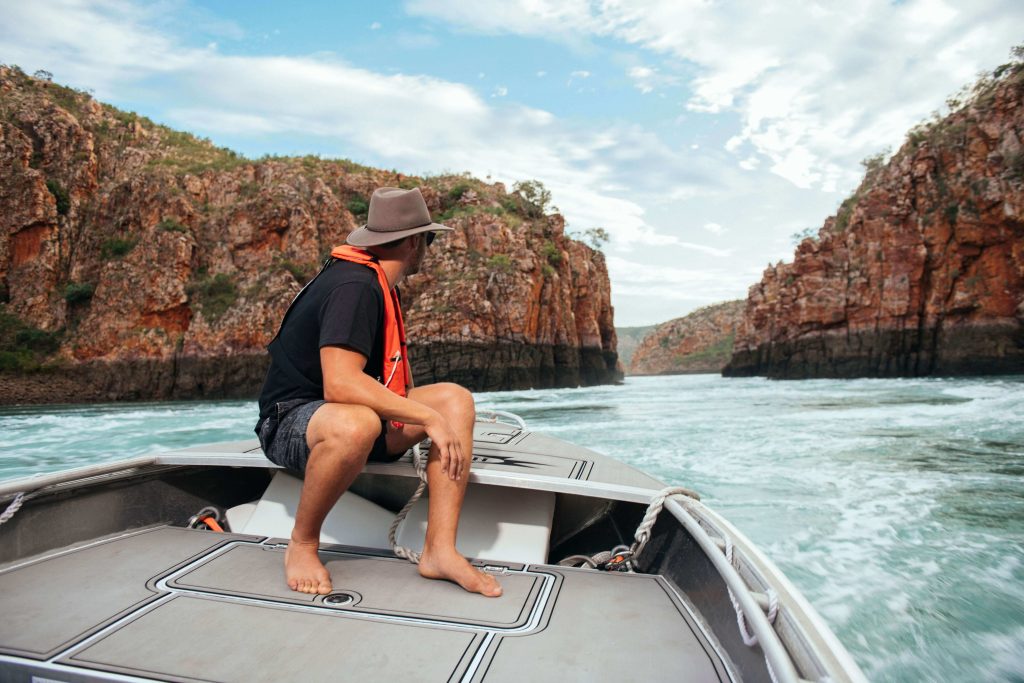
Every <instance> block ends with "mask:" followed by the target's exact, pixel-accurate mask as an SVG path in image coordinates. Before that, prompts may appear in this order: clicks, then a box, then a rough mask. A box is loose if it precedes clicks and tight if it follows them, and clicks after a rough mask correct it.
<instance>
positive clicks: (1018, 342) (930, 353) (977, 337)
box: [725, 64, 1024, 378]
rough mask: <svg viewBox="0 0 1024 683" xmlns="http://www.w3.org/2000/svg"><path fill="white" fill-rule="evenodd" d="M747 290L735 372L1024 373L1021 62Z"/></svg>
mask: <svg viewBox="0 0 1024 683" xmlns="http://www.w3.org/2000/svg"><path fill="white" fill-rule="evenodd" d="M866 166H867V168H868V172H867V174H866V176H865V178H864V181H863V183H862V184H861V186H860V188H859V189H858V190H857V192H856V193H855V194H854V195H853V196H852V197H850V198H849V199H847V200H846V201H845V202H844V203H843V205H842V206H841V207H840V210H839V212H838V213H837V215H836V216H833V217H831V218H829V219H827V220H826V221H825V224H824V226H823V227H822V228H821V230H820V231H819V233H818V236H817V237H816V238H809V239H805V240H803V241H802V242H801V243H800V245H799V247H798V248H797V251H796V255H795V257H794V259H793V262H792V263H789V264H784V263H779V264H778V265H775V266H771V267H769V268H768V269H767V270H766V271H765V273H764V277H763V279H762V280H761V282H760V283H758V284H756V285H754V286H753V287H751V288H750V293H749V298H748V299H747V304H746V310H745V314H744V318H743V323H742V325H741V326H740V330H739V332H738V334H737V338H736V342H735V349H734V354H733V357H732V359H731V361H730V363H729V365H728V366H727V367H726V369H725V374H726V375H732V376H743V375H766V376H769V377H779V378H801V377H864V376H867V377H891V376H920V375H965V374H994V373H1020V372H1024V69H1022V68H1021V65H1020V64H1012V65H1006V66H1005V67H1001V69H1000V70H999V71H998V72H997V74H995V75H994V76H993V77H992V78H990V79H987V80H985V81H982V82H981V83H980V84H979V85H978V86H976V88H975V97H974V98H973V99H972V100H971V101H970V102H969V103H968V104H966V105H964V106H962V107H961V108H960V109H959V110H957V111H955V112H954V113H952V114H950V115H949V116H947V117H946V118H944V119H941V120H937V121H934V122H932V123H930V124H927V125H922V126H919V127H918V128H916V129H914V130H913V131H911V133H910V134H909V136H908V140H907V142H906V144H904V146H903V147H902V148H901V149H900V150H899V152H897V153H896V154H895V155H894V156H893V157H892V159H891V160H890V161H889V162H888V163H887V164H884V165H883V164H882V163H881V161H880V160H877V161H875V162H873V163H868V164H866Z"/></svg>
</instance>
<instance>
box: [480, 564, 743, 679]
mask: <svg viewBox="0 0 1024 683" xmlns="http://www.w3.org/2000/svg"><path fill="white" fill-rule="evenodd" d="M546 569H548V568H546ZM551 571H552V572H553V573H558V574H560V575H561V576H562V582H561V585H560V587H559V590H558V592H557V594H556V595H555V596H554V597H553V598H552V600H551V601H550V602H549V604H548V606H547V609H548V610H550V612H549V613H547V614H546V615H545V620H546V622H547V623H546V624H545V625H544V627H543V628H541V629H539V630H538V631H536V632H531V633H529V634H523V635H520V634H515V635H511V634H504V635H501V636H500V637H498V638H495V639H494V641H492V643H491V646H490V647H489V648H488V651H487V653H486V654H485V655H484V657H483V663H482V664H481V666H480V667H479V668H478V669H477V671H476V674H475V676H474V678H473V680H474V681H491V682H493V681H534V680H545V679H547V678H549V677H550V675H551V672H554V671H561V672H572V673H571V677H572V678H573V679H574V680H607V681H681V680H685V681H694V682H698V681H699V682H702V683H703V682H705V681H707V682H711V681H714V682H716V683H717V682H719V681H729V680H731V678H730V676H729V673H728V670H727V668H726V666H725V664H724V663H723V662H722V659H721V656H720V655H719V654H718V653H717V652H716V650H715V649H714V648H713V647H712V645H711V643H710V642H709V641H708V639H707V636H706V635H705V634H704V632H703V629H702V628H701V626H700V625H699V624H698V623H696V622H695V621H694V619H693V618H692V616H691V615H690V614H689V613H688V610H687V609H686V607H685V606H683V605H682V604H681V603H680V601H679V600H678V597H677V596H675V595H674V594H673V592H672V591H671V589H669V588H668V587H667V586H666V585H665V583H664V579H662V578H661V577H658V576H650V575H640V574H614V573H606V572H595V571H590V570H571V569H563V568H559V569H557V570H555V569H553V568H551Z"/></svg>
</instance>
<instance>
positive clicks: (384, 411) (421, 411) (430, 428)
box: [320, 346, 465, 479]
mask: <svg viewBox="0 0 1024 683" xmlns="http://www.w3.org/2000/svg"><path fill="white" fill-rule="evenodd" d="M366 361H367V359H366V356H364V355H363V354H361V353H359V352H358V351H352V350H350V349H346V348H342V347H340V346H324V347H321V348H320V367H321V369H322V371H323V378H324V400H326V401H329V402H331V403H347V404H351V405H361V406H366V407H368V408H370V409H371V410H372V411H374V412H375V413H377V414H378V415H380V416H381V418H383V419H385V420H396V421H398V422H405V423H408V424H416V425H423V429H424V431H426V433H427V436H429V437H430V440H431V441H432V442H433V443H434V444H435V445H436V446H437V447H438V449H439V452H440V455H441V468H442V470H443V471H444V472H445V473H447V474H448V476H449V477H450V478H451V479H458V478H460V477H461V476H462V469H463V467H464V466H465V462H464V459H463V457H462V444H461V443H460V442H459V438H458V437H457V436H456V435H455V431H454V430H453V429H452V427H451V425H450V424H449V423H448V419H447V418H445V417H444V416H443V415H441V413H439V412H437V411H436V410H434V409H433V408H431V407H429V406H427V405H424V404H422V403H418V402H416V401H412V400H410V399H408V398H402V397H401V396H399V395H398V394H396V393H394V392H393V391H391V390H390V389H388V388H387V387H385V386H384V385H383V384H381V383H380V382H377V381H375V380H374V379H373V378H372V377H370V376H369V375H367V374H366V373H364V372H363V368H364V367H366ZM449 465H451V466H450V467H449Z"/></svg>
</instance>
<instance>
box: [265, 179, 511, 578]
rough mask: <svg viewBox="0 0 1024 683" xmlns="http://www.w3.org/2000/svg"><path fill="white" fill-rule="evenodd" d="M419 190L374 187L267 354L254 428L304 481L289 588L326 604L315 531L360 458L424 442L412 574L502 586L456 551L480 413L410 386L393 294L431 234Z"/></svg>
mask: <svg viewBox="0 0 1024 683" xmlns="http://www.w3.org/2000/svg"><path fill="white" fill-rule="evenodd" d="M451 230H452V228H449V227H447V226H444V225H440V224H437V223H433V222H431V218H430V212H429V210H428V209H427V205H426V202H424V200H423V196H422V194H421V193H420V191H419V189H418V188H417V189H412V190H400V189H396V188H380V189H378V190H376V191H375V192H374V193H373V196H372V197H371V198H370V209H369V215H368V216H367V221H366V225H364V226H363V227H361V228H359V229H358V230H355V231H353V232H352V234H351V235H349V237H348V244H347V245H344V246H340V247H336V248H335V249H334V251H332V252H331V256H332V258H331V259H330V260H329V261H328V262H327V264H326V265H325V266H324V268H323V269H322V270H321V271H320V273H319V274H318V275H317V276H316V277H315V278H314V279H313V280H312V281H310V282H309V284H307V285H306V287H305V288H303V290H302V291H301V292H299V294H298V295H297V296H296V297H295V300H294V301H293V302H292V304H291V306H290V307H289V309H288V311H287V312H286V313H285V316H284V320H283V321H282V323H281V328H280V330H279V331H278V334H277V336H276V337H275V338H274V340H273V341H271V343H270V345H269V346H268V347H267V348H268V350H269V351H270V356H271V365H270V369H269V370H268V371H267V377H266V381H265V382H264V385H263V390H262V392H261V394H260V401H259V404H260V421H259V423H258V424H257V426H256V433H257V434H258V435H259V438H260V444H261V445H262V446H263V452H264V453H265V454H266V456H267V458H269V459H270V460H271V461H272V462H274V463H275V464H277V465H280V466H282V467H284V468H286V469H288V470H291V471H293V472H296V473H299V474H303V473H304V474H305V480H304V482H303V485H302V495H301V497H300V499H299V506H298V510H297V511H296V514H295V526H294V528H293V530H292V533H291V540H290V542H289V544H288V550H287V552H286V553H285V560H284V562H285V574H286V578H287V581H288V585H289V586H290V587H291V589H292V590H295V591H300V592H303V593H319V594H327V593H329V592H330V591H331V588H332V586H331V577H330V574H329V573H328V572H327V569H326V568H325V567H324V565H323V563H322V562H321V561H320V558H319V555H318V552H317V551H318V548H319V540H320V527H321V525H322V524H323V521H324V518H325V517H326V516H327V513H328V512H329V511H330V509H331V508H332V507H333V506H334V504H335V503H336V502H337V501H338V498H339V497H340V496H341V494H342V493H344V492H345V490H346V489H348V487H349V486H350V485H351V484H352V482H353V481H354V480H355V478H356V476H357V475H358V474H359V473H360V471H362V469H363V466H364V465H365V464H366V462H367V460H370V461H375V462H382V461H383V462H390V461H393V460H395V459H397V458H399V457H401V455H402V454H403V453H405V452H406V451H407V450H408V449H409V448H410V447H412V445H413V444H417V443H419V442H420V441H422V440H423V439H424V438H426V437H430V440H431V446H430V453H429V455H428V461H427V478H428V486H429V489H430V505H429V510H428V514H427V533H426V540H425V542H424V545H423V553H422V556H421V558H420V561H419V572H420V574H421V575H422V576H425V577H427V578H431V579H447V580H450V581H454V582H455V583H457V584H459V585H460V586H462V587H463V588H465V589H466V590H468V591H472V592H477V593H482V594H483V595H487V596H490V597H497V596H499V595H501V586H500V585H499V584H498V582H497V581H496V580H495V579H494V577H492V576H490V575H488V574H485V573H483V572H481V571H479V570H477V569H476V568H474V567H473V566H472V565H470V564H469V562H467V561H466V559H465V558H464V557H462V555H460V554H459V552H458V550H456V548H455V534H456V530H457V528H458V522H459V512H460V510H461V508H462V500H463V496H464V494H465V490H466V481H467V479H468V477H469V467H470V461H471V459H472V446H473V422H474V420H475V417H476V414H475V410H474V404H473V397H472V395H471V394H470V393H469V391H467V390H466V389H464V388H462V387H460V386H458V385H456V384H448V383H441V384H433V385H428V386H423V387H413V386H412V373H411V372H410V369H409V361H408V357H407V355H406V344H405V328H404V325H403V322H402V309H401V305H400V301H399V296H398V289H397V287H398V285H399V283H401V282H402V280H403V279H404V278H405V276H407V275H412V274H414V273H417V272H419V269H420V266H421V264H422V262H423V258H424V256H425V254H426V249H427V246H428V245H430V243H431V242H432V241H433V238H434V236H435V235H436V234H437V233H438V232H444V231H451Z"/></svg>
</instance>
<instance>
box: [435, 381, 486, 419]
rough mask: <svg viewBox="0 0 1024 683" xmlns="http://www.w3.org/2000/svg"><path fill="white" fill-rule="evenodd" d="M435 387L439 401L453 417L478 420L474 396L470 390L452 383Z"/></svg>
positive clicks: (442, 383) (443, 383)
mask: <svg viewBox="0 0 1024 683" xmlns="http://www.w3.org/2000/svg"><path fill="white" fill-rule="evenodd" d="M434 386H435V387H437V392H438V400H439V401H440V402H442V403H443V407H444V408H445V410H447V411H448V412H449V413H450V414H451V415H452V416H455V415H464V416H468V417H469V418H471V419H475V418H476V404H475V403H474V402H473V394H472V393H470V391H469V390H468V389H466V388H465V387H462V386H459V385H458V384H453V383H451V382H441V383H439V384H435V385H434Z"/></svg>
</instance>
